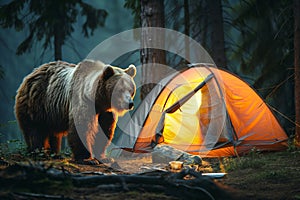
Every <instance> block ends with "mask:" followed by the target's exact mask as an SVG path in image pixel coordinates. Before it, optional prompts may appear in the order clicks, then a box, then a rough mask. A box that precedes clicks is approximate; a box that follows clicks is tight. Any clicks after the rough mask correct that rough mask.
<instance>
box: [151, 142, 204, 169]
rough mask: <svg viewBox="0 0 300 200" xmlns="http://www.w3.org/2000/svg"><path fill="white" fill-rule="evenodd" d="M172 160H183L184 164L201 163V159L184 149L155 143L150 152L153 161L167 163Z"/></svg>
mask: <svg viewBox="0 0 300 200" xmlns="http://www.w3.org/2000/svg"><path fill="white" fill-rule="evenodd" d="M172 161H180V162H183V164H184V165H201V164H202V159H201V158H200V157H199V156H194V155H191V154H189V153H186V152H185V151H182V150H179V149H176V148H174V147H172V146H168V145H156V146H155V147H154V148H153V152H152V162H153V163H165V164H168V163H170V162H172Z"/></svg>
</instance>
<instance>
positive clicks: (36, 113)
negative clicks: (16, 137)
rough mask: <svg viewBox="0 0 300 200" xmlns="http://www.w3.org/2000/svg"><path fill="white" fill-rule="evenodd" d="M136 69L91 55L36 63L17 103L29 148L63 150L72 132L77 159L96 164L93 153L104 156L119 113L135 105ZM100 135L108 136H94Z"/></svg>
mask: <svg viewBox="0 0 300 200" xmlns="http://www.w3.org/2000/svg"><path fill="white" fill-rule="evenodd" d="M135 74H136V68H135V67H134V66H133V65H131V66H129V67H128V68H127V69H125V70H123V69H120V68H117V67H112V66H110V65H105V64H103V63H102V62H100V61H92V60H85V61H83V62H81V63H79V64H78V65H74V64H70V63H66V62H62V61H57V62H51V63H47V64H44V65H42V66H40V67H39V68H36V69H35V70H34V71H33V72H32V73H31V74H29V75H28V76H27V77H25V78H24V80H23V83H22V84H21V86H20V88H19V89H18V91H17V95H16V104H15V114H16V118H17V121H18V124H19V126H20V128H21V130H22V132H23V135H24V138H25V141H26V143H27V146H28V150H29V151H34V150H35V149H42V148H44V149H49V150H50V151H51V152H53V153H59V151H60V147H61V140H62V137H63V136H64V135H68V142H69V146H70V147H71V150H72V152H73V156H74V158H75V160H77V161H79V162H85V163H87V164H94V162H95V159H94V156H96V157H97V158H100V159H102V158H104V157H105V155H104V151H105V147H106V146H107V145H109V143H110V141H111V140H112V138H113V134H114V130H115V126H116V122H117V119H118V116H119V115H123V114H124V113H125V112H126V111H128V110H130V109H132V108H133V97H134V94H135V90H136V88H135V84H134V81H133V77H134V76H135ZM98 133H104V134H98ZM101 135H105V136H106V137H107V138H104V139H103V137H102V138H100V139H99V140H101V141H99V140H98V139H97V138H96V140H95V137H99V136H100V137H101ZM95 143H96V144H95Z"/></svg>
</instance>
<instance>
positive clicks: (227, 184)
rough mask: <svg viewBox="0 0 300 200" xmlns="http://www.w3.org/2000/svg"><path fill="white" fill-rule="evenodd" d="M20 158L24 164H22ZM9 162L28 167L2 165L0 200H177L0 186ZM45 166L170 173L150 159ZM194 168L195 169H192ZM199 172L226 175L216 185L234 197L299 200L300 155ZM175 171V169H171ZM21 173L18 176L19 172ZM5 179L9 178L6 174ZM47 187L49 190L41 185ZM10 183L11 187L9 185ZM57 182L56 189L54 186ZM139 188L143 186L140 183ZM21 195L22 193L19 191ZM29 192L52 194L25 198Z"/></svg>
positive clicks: (256, 156) (251, 159)
mask: <svg viewBox="0 0 300 200" xmlns="http://www.w3.org/2000/svg"><path fill="white" fill-rule="evenodd" d="M22 159H23V160H22ZM12 163H27V164H28V163H31V164H35V163H36V162H33V161H28V160H26V159H24V157H21V156H18V155H14V156H11V157H10V160H5V159H2V161H1V162H0V184H1V188H0V199H181V198H176V196H170V195H167V194H164V193H157V192H155V191H152V192H151V191H143V190H134V191H121V192H110V191H107V192H103V190H99V187H98V188H97V187H89V188H87V187H84V186H82V187H76V188H74V187H72V186H70V185H68V182H66V183H63V185H61V184H62V183H59V182H56V183H52V182H51V183H50V182H49V183H48V182H47V181H49V180H47V181H45V180H43V181H41V182H40V183H39V182H29V183H28V184H26V185H24V184H23V185H18V184H17V183H15V182H12V183H3V180H7V179H2V178H1V174H2V175H3V173H1V172H3V171H4V170H5V169H6V168H7V167H8V166H9V165H11V164H12ZM37 163H38V165H43V166H44V167H45V168H47V167H49V166H51V167H54V168H57V169H63V170H64V171H67V172H70V173H73V174H76V173H77V174H86V175H89V174H90V175H95V174H98V175H102V174H106V175H113V174H115V175H117V174H120V175H122V174H143V173H147V172H149V171H160V170H161V171H170V169H169V167H168V165H166V164H157V163H152V160H151V157H149V156H141V157H135V158H134V159H132V158H123V159H118V160H116V163H113V164H106V165H103V164H101V165H97V166H87V165H79V164H75V163H72V162H71V161H70V159H64V160H45V161H38V162H37ZM194 167H195V166H194ZM197 171H199V172H223V173H226V176H225V177H223V178H221V179H215V180H214V182H215V183H216V184H217V185H218V186H220V187H221V188H222V189H223V190H225V191H227V192H228V193H230V194H231V196H232V198H233V199H264V200H265V199H266V200H268V199H270V200H271V199H272V200H273V199H300V187H299V186H300V151H299V150H296V151H292V152H288V151H286V152H276V153H260V152H252V153H251V154H249V155H247V156H243V157H239V158H219V159H217V158H214V159H208V158H203V163H202V166H199V168H198V169H197ZM173 172H174V171H173ZM18 173H20V172H18ZM6 178H7V175H6ZM45 183H46V185H47V184H48V186H46V187H45V186H44V185H45ZM9 184H11V187H10V186H9ZM55 184H56V185H55ZM141 184H142V183H141ZM20 192H21V193H20ZM27 192H29V193H30V194H31V193H32V192H33V193H38V194H40V193H41V194H47V195H50V194H51V195H52V196H39V197H33V196H28V197H26V194H27Z"/></svg>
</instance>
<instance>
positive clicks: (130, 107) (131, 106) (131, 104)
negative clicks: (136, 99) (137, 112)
mask: <svg viewBox="0 0 300 200" xmlns="http://www.w3.org/2000/svg"><path fill="white" fill-rule="evenodd" d="M133 107H134V103H133V101H132V99H130V100H129V104H128V108H129V110H132V109H133Z"/></svg>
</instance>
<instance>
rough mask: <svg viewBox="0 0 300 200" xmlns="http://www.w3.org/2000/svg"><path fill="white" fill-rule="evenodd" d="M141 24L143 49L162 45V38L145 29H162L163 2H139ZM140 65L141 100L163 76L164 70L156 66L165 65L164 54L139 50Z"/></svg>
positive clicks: (151, 50)
mask: <svg viewBox="0 0 300 200" xmlns="http://www.w3.org/2000/svg"><path fill="white" fill-rule="evenodd" d="M141 22H142V28H143V29H142V35H141V37H142V45H143V46H144V47H147V46H151V45H150V44H151V43H153V42H155V43H160V44H163V43H164V42H165V41H164V36H163V35H158V34H156V33H155V32H149V30H147V27H164V26H165V21H164V1H163V0H141ZM140 54H141V63H142V77H141V82H142V87H141V99H144V98H145V97H146V95H147V94H148V93H149V92H150V91H151V90H152V89H153V87H154V86H155V85H156V83H158V82H159V80H161V79H162V78H163V77H164V76H165V75H166V72H165V70H164V68H162V67H160V66H159V65H158V64H163V65H165V64H166V54H165V51H164V50H160V49H150V48H143V49H141V52H140Z"/></svg>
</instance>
